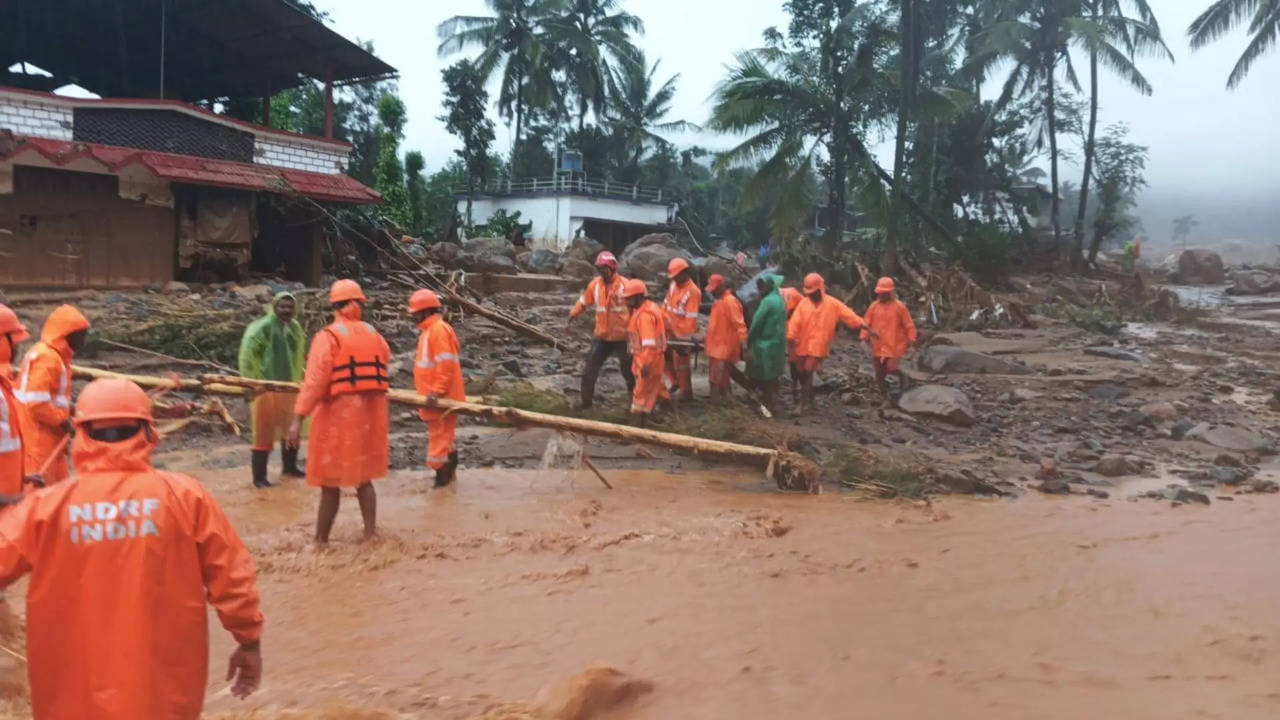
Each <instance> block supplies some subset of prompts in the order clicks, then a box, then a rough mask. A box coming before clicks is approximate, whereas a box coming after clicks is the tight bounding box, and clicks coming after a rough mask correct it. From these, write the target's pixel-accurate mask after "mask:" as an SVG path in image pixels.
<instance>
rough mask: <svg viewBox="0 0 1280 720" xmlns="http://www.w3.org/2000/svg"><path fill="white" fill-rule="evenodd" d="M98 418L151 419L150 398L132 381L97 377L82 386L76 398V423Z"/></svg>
mask: <svg viewBox="0 0 1280 720" xmlns="http://www.w3.org/2000/svg"><path fill="white" fill-rule="evenodd" d="M101 420H142V421H145V422H148V423H149V422H152V418H151V398H149V397H147V394H146V393H145V392H143V391H142V388H140V387H138V386H137V385H135V384H134V383H133V381H131V380H126V379H124V378H100V379H98V380H94V381H93V382H91V383H89V384H88V385H85V386H84V390H81V391H80V397H79V398H77V399H76V417H75V421H76V424H77V425H83V424H85V423H90V422H98V421H101Z"/></svg>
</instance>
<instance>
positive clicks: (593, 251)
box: [564, 235, 604, 263]
mask: <svg viewBox="0 0 1280 720" xmlns="http://www.w3.org/2000/svg"><path fill="white" fill-rule="evenodd" d="M603 250H604V246H603V245H601V244H600V243H598V242H596V241H595V240H592V239H591V238H589V237H587V236H585V235H580V236H578V237H576V238H574V239H573V242H571V243H569V249H568V250H566V251H565V253H564V254H565V255H566V256H568V257H571V258H574V259H575V260H581V261H583V262H589V263H595V261H596V256H597V255H599V254H600V252H601V251H603Z"/></svg>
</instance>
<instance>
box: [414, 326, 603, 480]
mask: <svg viewBox="0 0 1280 720" xmlns="http://www.w3.org/2000/svg"><path fill="white" fill-rule="evenodd" d="M597 317H598V316H597ZM418 329H419V330H421V331H422V333H421V334H419V335H418V354H417V361H416V362H415V363H414V368H413V384H414V387H415V388H416V389H417V391H418V394H419V395H435V396H437V397H442V398H447V399H449V400H466V399H467V393H466V381H465V380H463V379H462V365H461V362H462V348H461V347H460V346H459V344H458V336H457V334H456V333H454V331H453V327H452V326H450V325H449V323H447V322H445V321H444V316H442V315H440V313H435V314H433V315H429V316H427V319H426V320H423V321H422V323H421V324H420V325H418ZM418 416H419V417H421V418H422V419H423V420H425V421H427V467H429V468H431V469H433V470H438V469H439V468H441V467H443V466H444V464H445V463H446V462H448V460H449V453H451V452H453V450H454V443H453V438H454V431H455V430H456V429H457V426H458V416H457V415H456V414H454V413H446V412H445V411H444V410H437V409H435V408H422V409H421V410H419V411H418Z"/></svg>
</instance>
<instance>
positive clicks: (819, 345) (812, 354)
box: [787, 273, 880, 412]
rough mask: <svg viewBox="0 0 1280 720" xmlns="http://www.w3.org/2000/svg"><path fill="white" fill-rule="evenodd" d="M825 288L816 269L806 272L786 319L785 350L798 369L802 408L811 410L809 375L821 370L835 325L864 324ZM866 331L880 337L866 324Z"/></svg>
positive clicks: (855, 326)
mask: <svg viewBox="0 0 1280 720" xmlns="http://www.w3.org/2000/svg"><path fill="white" fill-rule="evenodd" d="M826 288H827V284H826V281H825V280H823V279H822V276H821V275H819V274H818V273H809V274H808V275H806V276H805V278H804V294H805V299H804V300H802V301H800V304H799V305H797V306H796V309H795V312H794V313H792V315H791V319H790V320H788V321H787V351H788V353H787V354H788V356H789V357H790V358H791V362H793V363H795V366H796V370H797V371H798V372H799V373H800V402H801V405H802V409H803V410H806V411H810V412H811V411H812V410H813V376H814V373H818V372H821V371H822V361H823V360H825V359H826V357H827V355H829V354H830V352H831V340H832V339H833V338H835V335H836V325H839V324H840V323H844V325H845V327H848V328H849V329H850V330H862V329H863V328H864V327H865V323H863V321H862V318H860V317H858V314H857V313H855V312H854V311H853V310H850V309H849V306H848V305H845V304H844V303H842V302H840V301H839V300H837V299H835V298H833V297H831V296H830V295H828V294H827V292H826ZM866 332H867V334H868V336H869V337H871V338H872V339H876V340H878V339H879V338H880V336H879V335H878V334H877V333H876V331H875V330H872V329H870V328H867V330H866Z"/></svg>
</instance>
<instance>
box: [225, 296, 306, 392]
mask: <svg viewBox="0 0 1280 720" xmlns="http://www.w3.org/2000/svg"><path fill="white" fill-rule="evenodd" d="M285 298H288V299H290V300H293V302H294V304H295V305H296V304H297V302H298V301H297V299H296V298H295V297H294V296H293V294H292V293H287V292H282V293H277V294H276V296H275V299H273V300H272V301H271V309H270V310H269V311H268V312H267V314H266V315H264V316H262V317H260V318H258V319H257V320H254V321H253V322H252V323H250V325H249V327H247V328H245V331H244V336H243V337H242V338H241V339H240V375H241V376H242V377H246V378H252V379H254V380H280V381H284V382H301V381H302V370H303V368H305V367H306V362H307V336H306V334H305V333H304V332H303V330H302V325H301V324H300V323H299V322H298V321H297V319H293V320H290V321H289V324H288V325H285V324H284V323H282V322H280V321H279V320H277V319H276V313H275V309H276V303H278V302H280V301H281V300H283V299H285Z"/></svg>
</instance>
